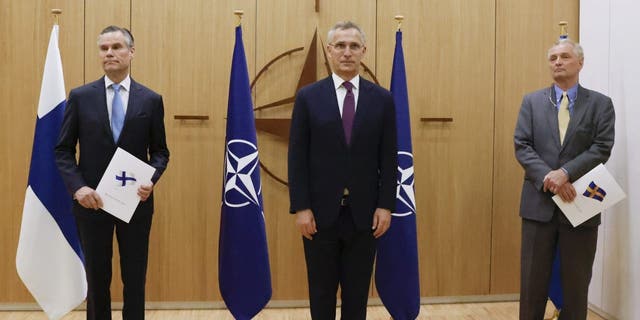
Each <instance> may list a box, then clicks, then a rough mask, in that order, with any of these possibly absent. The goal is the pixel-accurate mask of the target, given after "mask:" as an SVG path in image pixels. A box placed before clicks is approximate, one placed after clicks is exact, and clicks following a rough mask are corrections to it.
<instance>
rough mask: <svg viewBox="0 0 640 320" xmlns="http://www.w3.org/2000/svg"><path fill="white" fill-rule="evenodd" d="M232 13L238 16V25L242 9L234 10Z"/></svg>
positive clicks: (240, 22) (240, 21) (242, 12)
mask: <svg viewBox="0 0 640 320" xmlns="http://www.w3.org/2000/svg"><path fill="white" fill-rule="evenodd" d="M233 14H235V15H236V17H238V26H239V25H241V24H242V15H243V14H244V11H242V10H234V11H233Z"/></svg>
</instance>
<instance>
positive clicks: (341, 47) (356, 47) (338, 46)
mask: <svg viewBox="0 0 640 320" xmlns="http://www.w3.org/2000/svg"><path fill="white" fill-rule="evenodd" d="M329 45H330V46H332V47H333V48H334V49H335V50H336V51H338V52H344V51H345V50H347V48H349V50H351V51H352V52H358V51H360V50H362V48H364V46H363V45H361V44H359V43H356V42H352V43H344V42H338V43H331V44H329Z"/></svg>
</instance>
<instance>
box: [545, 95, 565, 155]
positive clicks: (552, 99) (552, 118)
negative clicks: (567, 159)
mask: <svg viewBox="0 0 640 320" xmlns="http://www.w3.org/2000/svg"><path fill="white" fill-rule="evenodd" d="M543 96H544V97H543V100H544V101H542V103H541V105H543V106H546V107H545V108H547V109H546V110H545V111H544V114H545V117H546V118H547V124H548V125H549V132H551V138H552V139H553V142H554V144H555V145H556V146H557V147H558V149H560V148H561V147H562V144H561V143H560V128H559V126H558V107H556V105H555V104H556V101H557V100H556V92H555V90H554V88H553V85H551V87H550V88H549V90H547V91H546V92H545V93H544V94H543Z"/></svg>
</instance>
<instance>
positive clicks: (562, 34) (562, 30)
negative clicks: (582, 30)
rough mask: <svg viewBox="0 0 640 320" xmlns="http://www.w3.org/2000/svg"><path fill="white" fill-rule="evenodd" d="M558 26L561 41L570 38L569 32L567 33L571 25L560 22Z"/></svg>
mask: <svg viewBox="0 0 640 320" xmlns="http://www.w3.org/2000/svg"><path fill="white" fill-rule="evenodd" d="M558 25H559V26H560V39H567V38H569V32H568V31H567V26H568V25H569V23H568V22H566V21H560V22H559V23H558Z"/></svg>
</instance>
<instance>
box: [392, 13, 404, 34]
mask: <svg viewBox="0 0 640 320" xmlns="http://www.w3.org/2000/svg"><path fill="white" fill-rule="evenodd" d="M393 18H394V19H396V21H397V22H398V31H400V28H401V27H402V20H404V16H402V15H397V16H395V17H393Z"/></svg>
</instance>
